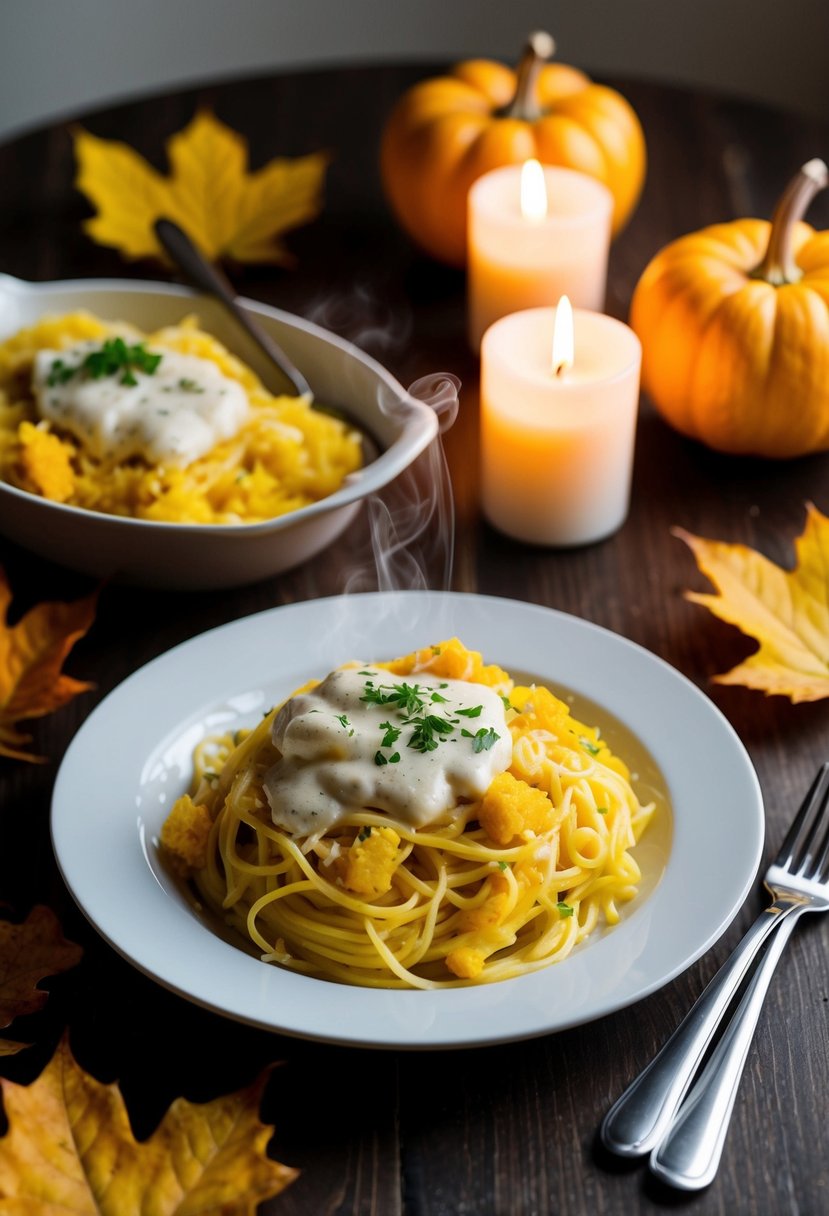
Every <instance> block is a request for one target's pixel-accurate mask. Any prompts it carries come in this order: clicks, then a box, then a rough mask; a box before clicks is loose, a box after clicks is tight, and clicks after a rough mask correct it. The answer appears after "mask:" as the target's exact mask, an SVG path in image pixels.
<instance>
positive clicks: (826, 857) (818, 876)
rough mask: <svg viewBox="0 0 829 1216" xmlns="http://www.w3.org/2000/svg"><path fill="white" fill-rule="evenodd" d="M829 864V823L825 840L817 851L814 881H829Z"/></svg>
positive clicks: (824, 835)
mask: <svg viewBox="0 0 829 1216" xmlns="http://www.w3.org/2000/svg"><path fill="white" fill-rule="evenodd" d="M827 862H829V823H827V824H826V827H825V829H824V832H823V839H822V840H821V842H820V844H819V845H818V847H817V849H816V850H815V862H814V867H813V870H814V872H813V874H812V878H813V880H814V881H816V882H827V881H829V866H827Z"/></svg>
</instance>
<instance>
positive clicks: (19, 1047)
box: [0, 1039, 31, 1059]
mask: <svg viewBox="0 0 829 1216" xmlns="http://www.w3.org/2000/svg"><path fill="white" fill-rule="evenodd" d="M27 1047H31V1043H15V1042H14V1041H13V1040H12V1039H0V1059H2V1057H3V1056H16V1055H17V1053H18V1052H19V1051H24V1050H25V1049H26V1048H27Z"/></svg>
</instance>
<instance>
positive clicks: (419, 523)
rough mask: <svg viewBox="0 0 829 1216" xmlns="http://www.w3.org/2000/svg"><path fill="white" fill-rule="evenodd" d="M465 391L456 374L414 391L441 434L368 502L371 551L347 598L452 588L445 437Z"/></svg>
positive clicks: (427, 379) (438, 376) (427, 380)
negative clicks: (365, 593) (359, 594)
mask: <svg viewBox="0 0 829 1216" xmlns="http://www.w3.org/2000/svg"><path fill="white" fill-rule="evenodd" d="M460 386H461V382H460V380H459V379H458V378H457V376H454V375H452V373H451V372H437V373H434V374H433V375H430V376H423V377H421V379H420V380H416V381H415V382H414V384H412V385H411V386H410V388H409V395H410V396H412V397H415V398H416V399H417V400H418V401H422V402H424V404H426V405H428V406H430V407H431V408H432V409H433V410H434V411H435V413H436V414H437V416H438V422H439V428H440V429H439V433H438V435H437V437H436V438H435V439H434V440H433V441H432V443H430V444H429V446H428V448H427V449H426V451H425V452H423V454H422V455H421V456H419V457H418V459H417V460H415V461H414V463H413V464H411V465H410V466H409V468H408V469H406V470H405V472H403V473H402V474H401V475H400V476H399V477H398V478H397V479H396V480H395V481H393V482H392V483H391V485H389V486H386V487H385V488H384V489H383V490H382V491H380V492H379V493H378V494H372V495H370V496H369V498H367V500H366V512H367V517H368V524H369V551H368V552H366V553H364V554H361V555H359V557H358V559H357V560H358V564H357V569H356V570H355V572H354V573H353V574H352V575H351V577H350V578H349V579H348V581H347V583H346V586H345V591H346V592H347V593H352V592H358V591H421V590H442V591H445V590H449V588H450V587H451V585H452V566H453V561H454V549H455V504H454V499H453V497H452V483H451V480H450V477H449V469H448V467H447V464H446V455H445V453H444V450H443V443H442V442H441V438H440V436H441V434H442V433H443V432H444V431H447V430H448V429H449V427H450V426H451V425H452V423H453V422H454V421H455V418H456V417H457V413H458V392H459V390H460ZM396 408H400V406H399V405H398V406H397V407H396Z"/></svg>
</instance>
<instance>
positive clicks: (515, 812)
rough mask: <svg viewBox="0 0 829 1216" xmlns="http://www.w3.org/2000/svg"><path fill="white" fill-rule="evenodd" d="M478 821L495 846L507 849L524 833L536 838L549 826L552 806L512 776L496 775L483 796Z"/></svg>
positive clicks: (548, 828)
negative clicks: (533, 835)
mask: <svg viewBox="0 0 829 1216" xmlns="http://www.w3.org/2000/svg"><path fill="white" fill-rule="evenodd" d="M478 821H479V822H480V824H481V827H482V828H483V829H484V831H485V832H486V833H487V835H488V836H489V837H490V838H491V839H492V840H494V841H495V843H496V844H497V845H500V846H501V847H502V848H506V846H507V845H509V844H510V843H511V841H513V840H514V839H515V837H516V836H520V835H521V833H522V832H525V831H527V830H529V831H531V832H535V833H536V834H537V835H538V834H540V833H542V832H547V831H549V830H550V828H551V827H552V826H553V805H552V803H551V802H550V799H549V798H548V797H547V795H546V794H545V793H544V791H543V790H537V789H534V788H533V787H532V786H531V785H527V783H526V781H520V780H519V779H518V778H517V777H513V775H512V773H499V775H498V776H497V777H496V778H495V780H494V781H493V782H492V784H491V785H490V787H489V789H488V790H487V792H486V793H485V794H484V797H483V801H482V802H481V809H480V812H479V814H478Z"/></svg>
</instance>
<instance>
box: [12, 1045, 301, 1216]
mask: <svg viewBox="0 0 829 1216" xmlns="http://www.w3.org/2000/svg"><path fill="white" fill-rule="evenodd" d="M266 1080H267V1074H265V1075H264V1076H262V1077H260V1078H259V1080H258V1081H256V1082H254V1084H253V1085H251V1086H250V1087H249V1088H247V1089H243V1090H240V1091H239V1092H238V1093H235V1094H231V1095H229V1096H228V1097H225V1098H217V1099H216V1100H215V1101H213V1102H207V1103H205V1104H204V1105H200V1106H197V1105H194V1104H193V1103H191V1102H187V1101H185V1100H184V1099H183V1098H178V1099H176V1101H175V1102H174V1103H173V1105H172V1106H171V1107H170V1109H169V1110H168V1111H167V1113H166V1115H165V1116H164V1118H163V1119H162V1121H161V1123H160V1125H159V1126H158V1128H157V1129H156V1130H155V1132H153V1134H152V1136H150V1138H149V1139H148V1140H145V1141H143V1142H142V1143H140V1144H139V1143H138V1142H137V1141H136V1140H135V1138H134V1136H133V1134H132V1130H131V1128H130V1124H129V1119H128V1117H127V1112H126V1108H125V1106H124V1101H123V1098H122V1097H121V1093H120V1091H119V1089H118V1087H117V1085H102V1084H101V1083H100V1082H99V1081H96V1080H95V1079H94V1078H93V1077H91V1076H89V1074H88V1073H86V1072H84V1071H83V1069H82V1068H80V1067H79V1065H78V1064H77V1063H76V1062H75V1060H74V1059H73V1057H72V1053H71V1052H70V1050H69V1047H68V1045H67V1044H66V1043H65V1042H64V1043H62V1044H61V1045H60V1046H59V1047H58V1049H57V1051H56V1052H55V1055H54V1056H53V1057H52V1060H51V1062H50V1063H49V1064H48V1065H47V1066H46V1068H45V1069H44V1071H43V1072H42V1073H41V1075H40V1077H39V1078H38V1079H37V1080H36V1081H35V1082H33V1084H31V1085H29V1086H22V1085H16V1084H14V1083H12V1082H11V1081H6V1080H0V1086H2V1092H3V1099H4V1103H5V1108H6V1115H7V1117H8V1121H9V1130H8V1133H7V1135H6V1136H5V1137H4V1138H3V1139H2V1140H0V1212H4V1213H5V1212H8V1213H14V1214H15V1216H17V1214H18V1213H20V1214H21V1216H22V1214H23V1213H27V1214H30V1216H47V1214H50V1213H56V1212H67V1213H69V1212H71V1213H73V1216H146V1213H148V1212H151V1213H153V1216H208V1214H213V1213H215V1214H216V1216H218V1214H219V1213H221V1214H222V1216H253V1213H254V1212H255V1210H256V1205H257V1204H258V1203H259V1202H261V1201H262V1200H264V1199H269V1198H270V1197H271V1196H273V1195H277V1194H279V1192H280V1191H282V1190H283V1189H284V1188H285V1187H286V1186H288V1184H289V1183H290V1182H292V1181H293V1180H294V1178H295V1177H296V1176H297V1171H296V1170H293V1169H290V1168H289V1167H288V1166H285V1165H281V1164H280V1163H279V1162H278V1161H271V1160H270V1159H269V1158H268V1157H267V1156H266V1155H265V1149H266V1146H267V1143H268V1141H269V1140H270V1138H271V1133H272V1131H273V1129H272V1128H271V1127H268V1126H266V1125H265V1124H263V1123H261V1122H260V1120H259V1114H258V1112H259V1102H260V1099H261V1096H262V1090H263V1089H264V1086H265V1082H266ZM4 1201H5V1202H4Z"/></svg>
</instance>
